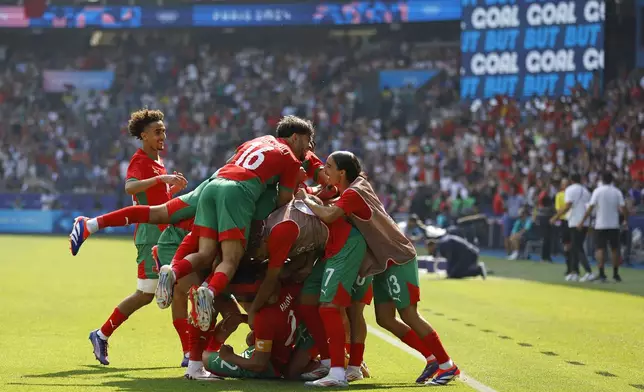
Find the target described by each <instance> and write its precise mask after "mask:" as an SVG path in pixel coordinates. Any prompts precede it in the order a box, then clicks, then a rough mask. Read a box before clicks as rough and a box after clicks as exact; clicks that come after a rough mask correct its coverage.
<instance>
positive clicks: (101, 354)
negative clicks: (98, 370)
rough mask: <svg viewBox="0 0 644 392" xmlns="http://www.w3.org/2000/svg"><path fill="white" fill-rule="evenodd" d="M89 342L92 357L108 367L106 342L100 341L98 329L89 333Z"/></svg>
mask: <svg viewBox="0 0 644 392" xmlns="http://www.w3.org/2000/svg"><path fill="white" fill-rule="evenodd" d="M89 341H90V342H91V343H92V347H93V348H94V357H96V360H97V361H99V362H100V363H101V364H103V365H109V364H110V360H109V359H108V358H107V346H108V343H107V340H103V339H101V337H100V336H98V329H96V330H94V331H92V332H90V333H89Z"/></svg>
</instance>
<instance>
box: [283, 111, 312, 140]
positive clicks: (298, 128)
mask: <svg viewBox="0 0 644 392" xmlns="http://www.w3.org/2000/svg"><path fill="white" fill-rule="evenodd" d="M294 133H297V134H298V135H313V134H314V133H315V128H314V127H313V123H312V122H310V121H309V120H305V119H303V118H300V117H297V116H292V115H288V116H284V117H282V119H281V120H280V122H278V123H277V129H276V134H277V137H279V138H287V137H291V135H293V134H294Z"/></svg>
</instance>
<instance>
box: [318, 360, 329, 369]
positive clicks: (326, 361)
mask: <svg viewBox="0 0 644 392" xmlns="http://www.w3.org/2000/svg"><path fill="white" fill-rule="evenodd" d="M320 363H321V364H322V366H325V367H331V360H330V359H323V360H321V361H320Z"/></svg>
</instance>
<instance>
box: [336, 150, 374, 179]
mask: <svg viewBox="0 0 644 392" xmlns="http://www.w3.org/2000/svg"><path fill="white" fill-rule="evenodd" d="M329 158H333V161H334V162H335V165H336V166H337V167H338V170H344V171H345V172H346V173H347V181H349V183H352V182H353V181H355V180H356V179H357V178H358V177H363V178H366V175H365V173H364V172H363V171H362V164H360V160H359V159H358V157H357V156H355V154H354V153H352V152H350V151H334V152H332V153H331V155H329Z"/></svg>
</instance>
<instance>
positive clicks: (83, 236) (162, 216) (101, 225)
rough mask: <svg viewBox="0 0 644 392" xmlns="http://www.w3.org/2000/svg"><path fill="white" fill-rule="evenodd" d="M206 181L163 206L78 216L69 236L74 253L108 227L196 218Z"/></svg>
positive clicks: (162, 178)
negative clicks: (95, 215)
mask: <svg viewBox="0 0 644 392" xmlns="http://www.w3.org/2000/svg"><path fill="white" fill-rule="evenodd" d="M166 177H167V178H166ZM155 178H158V179H159V180H158V181H160V182H162V183H166V184H171V183H173V182H177V181H179V180H177V179H179V178H183V177H182V176H180V175H170V176H166V175H163V176H157V177H155ZM130 183H131V182H130ZM205 183H206V182H204V183H202V184H200V185H199V186H198V187H197V188H196V189H195V190H193V191H192V192H189V193H187V194H185V195H182V196H180V197H175V198H174V199H172V200H170V201H168V202H166V203H163V204H161V205H155V206H150V205H133V206H129V207H125V208H121V209H120V210H116V211H112V212H108V213H107V214H104V215H100V216H97V217H94V218H87V217H84V216H79V217H77V218H76V219H75V220H74V225H73V226H72V231H71V233H70V235H69V238H70V249H71V252H72V255H74V256H75V255H76V254H78V251H79V250H80V247H81V246H82V245H83V243H84V242H85V241H86V240H87V238H89V236H90V235H92V234H94V233H96V232H98V231H100V230H102V229H105V228H107V227H123V226H127V225H132V224H141V223H149V224H155V225H160V224H168V223H177V222H180V221H182V220H185V219H190V218H193V217H194V215H195V212H196V209H197V201H198V198H199V192H200V191H201V189H202V187H203V186H204V184H205Z"/></svg>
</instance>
